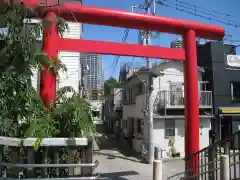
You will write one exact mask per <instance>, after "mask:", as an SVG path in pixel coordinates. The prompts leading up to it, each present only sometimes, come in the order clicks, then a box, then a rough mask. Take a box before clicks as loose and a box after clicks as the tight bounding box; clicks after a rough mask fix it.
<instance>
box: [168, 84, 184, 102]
mask: <svg viewBox="0 0 240 180" xmlns="http://www.w3.org/2000/svg"><path fill="white" fill-rule="evenodd" d="M183 98H184V92H183V83H181V82H170V105H181V104H182V101H183Z"/></svg>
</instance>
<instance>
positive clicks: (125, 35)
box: [111, 28, 130, 74]
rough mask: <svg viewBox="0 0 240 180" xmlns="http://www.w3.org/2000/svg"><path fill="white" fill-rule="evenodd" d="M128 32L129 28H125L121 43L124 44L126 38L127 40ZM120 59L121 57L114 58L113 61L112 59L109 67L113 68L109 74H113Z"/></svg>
mask: <svg viewBox="0 0 240 180" xmlns="http://www.w3.org/2000/svg"><path fill="white" fill-rule="evenodd" d="M129 31H130V29H129V28H126V29H125V30H124V34H123V37H122V40H121V43H126V41H127V38H128V35H129ZM120 57H121V56H115V59H114V61H113V63H112V64H111V67H112V68H113V71H112V73H111V74H113V73H114V72H115V70H116V67H117V65H118V63H119V59H120Z"/></svg>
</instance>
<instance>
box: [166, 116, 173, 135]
mask: <svg viewBox="0 0 240 180" xmlns="http://www.w3.org/2000/svg"><path fill="white" fill-rule="evenodd" d="M165 137H166V138H169V137H175V119H165Z"/></svg>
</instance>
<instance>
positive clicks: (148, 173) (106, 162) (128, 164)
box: [94, 140, 184, 180]
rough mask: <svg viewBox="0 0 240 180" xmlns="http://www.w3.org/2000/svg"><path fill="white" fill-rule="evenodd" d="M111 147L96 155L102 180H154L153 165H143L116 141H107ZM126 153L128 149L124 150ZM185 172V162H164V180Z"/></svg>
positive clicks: (98, 171) (97, 170) (97, 169)
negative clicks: (122, 149)
mask: <svg viewBox="0 0 240 180" xmlns="http://www.w3.org/2000/svg"><path fill="white" fill-rule="evenodd" d="M107 141H108V143H109V144H110V145H111V147H108V148H103V149H101V150H100V151H97V152H96V153H95V155H94V160H99V166H98V167H97V168H96V169H95V172H96V173H100V175H101V178H100V179H102V180H152V165H150V164H144V163H141V162H140V161H139V160H138V159H137V158H135V157H133V156H131V155H127V154H126V153H125V152H124V153H123V152H122V151H121V148H120V147H119V145H117V143H116V140H107ZM124 149H125V151H126V149H127V147H125V148H124ZM183 170H184V161H183V160H167V161H164V162H163V180H167V177H169V176H171V175H174V174H177V173H179V172H182V171H183Z"/></svg>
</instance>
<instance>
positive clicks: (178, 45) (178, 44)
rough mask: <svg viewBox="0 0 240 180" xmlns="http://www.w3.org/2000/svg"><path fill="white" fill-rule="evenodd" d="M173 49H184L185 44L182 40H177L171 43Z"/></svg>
mask: <svg viewBox="0 0 240 180" xmlns="http://www.w3.org/2000/svg"><path fill="white" fill-rule="evenodd" d="M171 48H184V42H183V40H182V39H176V40H173V41H172V42H171Z"/></svg>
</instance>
